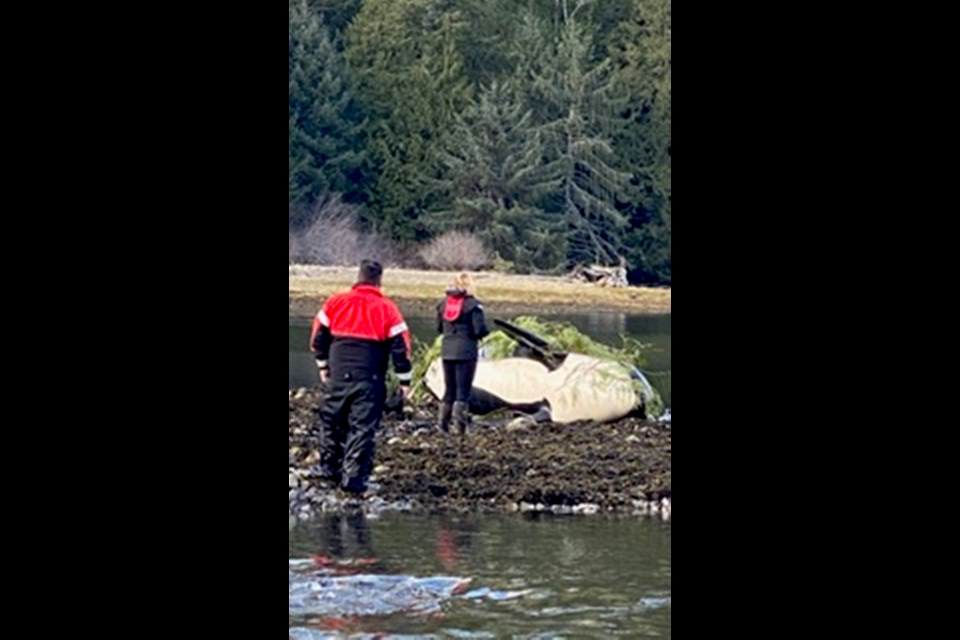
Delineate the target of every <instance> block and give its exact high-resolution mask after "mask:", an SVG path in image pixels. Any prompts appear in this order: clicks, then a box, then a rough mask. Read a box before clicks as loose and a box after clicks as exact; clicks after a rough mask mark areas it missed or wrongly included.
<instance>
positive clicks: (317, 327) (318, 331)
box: [310, 301, 333, 382]
mask: <svg viewBox="0 0 960 640" xmlns="http://www.w3.org/2000/svg"><path fill="white" fill-rule="evenodd" d="M328 302H329V301H328ZM328 307H329V305H328V304H325V305H324V306H323V308H322V309H321V310H320V312H319V313H318V314H317V316H316V317H315V318H314V319H313V330H312V331H311V333H310V350H311V351H312V352H313V354H314V357H315V358H316V361H317V368H318V369H319V370H320V381H321V382H326V381H327V379H328V378H329V377H330V361H329V358H330V345H331V344H332V343H333V334H331V333H330V318H329V317H327V309H328Z"/></svg>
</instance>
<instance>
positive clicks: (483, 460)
mask: <svg viewBox="0 0 960 640" xmlns="http://www.w3.org/2000/svg"><path fill="white" fill-rule="evenodd" d="M289 396H290V397H289V400H290V413H289V418H290V420H289V452H290V455H289V507H290V514H291V515H292V516H295V517H301V518H307V517H310V515H312V514H313V513H316V512H320V511H339V510H344V509H351V508H353V509H356V508H360V509H363V510H365V511H368V512H374V513H375V512H378V511H383V510H410V511H437V510H458V511H539V512H550V513H555V514H596V513H602V512H618V513H630V514H634V515H650V516H656V517H659V518H663V519H669V518H670V509H671V483H670V436H671V425H670V424H669V423H658V422H651V421H644V420H640V419H637V418H633V417H629V418H624V419H622V420H619V421H616V422H611V423H606V424H589V423H577V424H568V425H560V424H553V423H547V424H532V423H531V422H529V421H523V420H511V419H510V417H509V416H507V417H504V418H500V419H495V418H487V419H481V418H477V419H475V422H474V424H473V426H472V427H471V429H470V430H468V432H467V434H466V435H465V436H464V437H462V438H461V437H460V436H458V435H456V434H449V435H447V434H443V433H441V432H439V431H436V430H435V429H433V427H432V425H433V416H434V415H435V410H436V406H435V405H433V404H431V403H425V404H423V405H422V406H418V407H405V408H403V409H402V410H400V409H399V408H398V410H397V411H395V412H392V413H390V414H388V415H387V416H385V419H384V421H383V424H382V426H381V429H380V432H379V434H378V436H377V454H376V462H375V470H374V474H373V476H372V478H371V482H370V488H369V491H368V492H367V495H366V496H365V497H364V499H363V500H362V501H357V500H355V499H350V498H346V497H344V496H342V495H341V494H340V492H338V491H331V490H327V489H324V488H321V487H320V486H319V485H318V484H317V483H315V482H314V481H313V480H312V479H311V478H310V473H309V470H310V469H311V467H313V466H314V465H315V464H316V462H317V460H318V456H319V454H318V452H317V449H318V445H319V442H320V433H319V431H318V430H317V428H316V417H315V414H314V412H313V409H314V408H316V407H317V406H319V405H320V403H322V402H323V397H324V395H323V391H322V389H320V388H316V389H297V390H291V391H290V392H289Z"/></svg>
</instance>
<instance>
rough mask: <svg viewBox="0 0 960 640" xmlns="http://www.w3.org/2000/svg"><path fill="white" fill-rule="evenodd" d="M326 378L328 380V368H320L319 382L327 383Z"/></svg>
mask: <svg viewBox="0 0 960 640" xmlns="http://www.w3.org/2000/svg"><path fill="white" fill-rule="evenodd" d="M328 380H330V369H320V382H321V383H322V384H327V381H328Z"/></svg>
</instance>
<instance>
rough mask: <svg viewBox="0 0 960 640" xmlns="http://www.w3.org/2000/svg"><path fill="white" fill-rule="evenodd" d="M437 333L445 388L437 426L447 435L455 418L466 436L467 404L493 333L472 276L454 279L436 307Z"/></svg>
mask: <svg viewBox="0 0 960 640" xmlns="http://www.w3.org/2000/svg"><path fill="white" fill-rule="evenodd" d="M437 332H438V333H441V334H443V344H442V347H441V352H440V355H441V357H442V359H443V386H444V393H443V399H442V400H441V402H440V416H439V418H438V423H439V424H438V425H437V426H438V428H439V429H440V430H441V431H443V432H445V433H446V432H448V431H449V430H450V421H451V419H452V420H453V422H454V424H456V425H457V428H458V429H459V431H460V435H463V434H464V433H465V432H466V430H467V423H468V422H469V421H470V413H469V405H468V401H469V399H470V390H471V389H472V388H473V377H474V375H475V374H476V372H477V357H478V355H479V345H480V341H481V340H483V338H485V337H486V336H487V335H488V334H489V333H490V331H489V330H488V329H487V324H486V322H485V320H484V317H483V306H482V305H481V304H480V301H479V300H477V299H476V297H474V285H473V279H472V278H471V277H470V274H468V273H461V274H459V275H458V276H457V277H456V278H454V281H453V286H452V287H451V288H450V289H447V297H446V299H445V300H443V302H441V303H440V304H439V305H437Z"/></svg>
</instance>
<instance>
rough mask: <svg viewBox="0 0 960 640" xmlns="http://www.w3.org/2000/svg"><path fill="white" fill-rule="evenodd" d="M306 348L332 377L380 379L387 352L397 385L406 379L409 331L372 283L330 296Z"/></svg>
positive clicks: (408, 375)
mask: <svg viewBox="0 0 960 640" xmlns="http://www.w3.org/2000/svg"><path fill="white" fill-rule="evenodd" d="M310 350H311V351H313V352H314V354H315V355H316V358H317V366H318V367H320V368H321V369H327V368H329V369H330V377H331V378H332V379H333V380H342V379H344V378H345V377H349V379H351V380H378V379H379V380H384V379H386V374H387V367H388V366H389V364H390V356H391V355H392V356H393V367H394V370H395V371H396V373H397V377H398V378H399V379H400V383H401V384H409V383H410V377H411V373H412V370H413V365H412V364H411V363H410V355H411V353H412V339H411V337H410V330H409V329H408V328H407V323H406V322H405V321H404V319H403V315H401V314H400V310H399V309H398V308H397V305H396V304H394V303H393V301H392V300H390V299H389V298H385V297H384V295H383V293H381V291H380V289H379V288H377V287H374V286H372V285H368V284H357V285H354V286H353V288H352V289H351V290H350V291H346V292H343V293H336V294H334V295H332V296H330V298H329V299H328V300H327V302H326V303H325V304H324V305H323V308H322V309H321V310H320V312H319V313H318V314H317V317H316V318H314V320H313V331H312V332H311V335H310Z"/></svg>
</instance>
